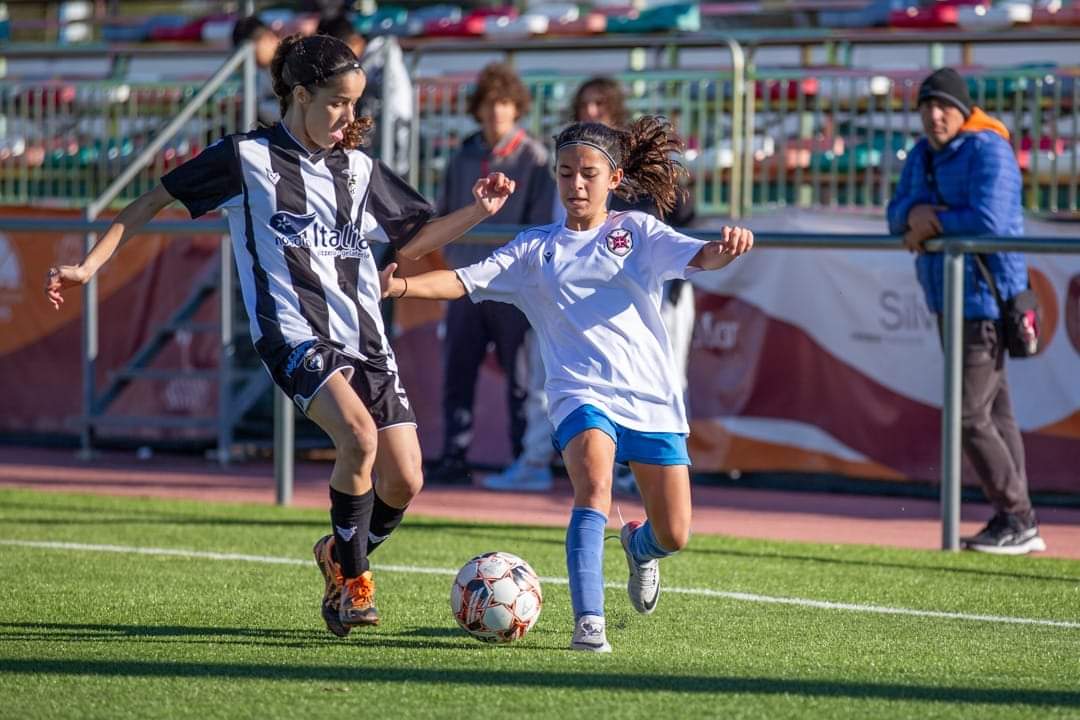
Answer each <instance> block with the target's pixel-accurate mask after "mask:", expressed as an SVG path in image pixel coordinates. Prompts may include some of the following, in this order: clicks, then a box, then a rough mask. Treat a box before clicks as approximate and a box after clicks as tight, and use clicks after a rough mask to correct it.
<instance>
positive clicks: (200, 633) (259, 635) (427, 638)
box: [0, 622, 550, 672]
mask: <svg viewBox="0 0 1080 720" xmlns="http://www.w3.org/2000/svg"><path fill="white" fill-rule="evenodd" d="M351 638H352V640H345V639H341V638H336V637H333V636H331V635H330V634H329V633H327V632H325V631H322V630H282V629H274V628H237V627H206V626H188V625H118V624H80V623H36V622H29V623H13V622H0V640H2V641H4V642H16V641H19V642H48V643H55V642H79V643H119V642H123V643H134V644H140V645H141V644H148V643H149V644H157V643H171V644H182V645H251V646H258V647H297V648H311V647H324V646H338V647H342V648H348V647H350V643H351V642H352V641H357V640H358V641H359V642H360V643H362V645H360V646H359V647H361V648H371V647H378V648H399V649H400V648H404V649H409V650H425V649H426V650H476V649H480V648H482V647H483V644H482V643H478V642H476V641H474V640H472V639H470V638H469V637H467V636H466V635H465V633H464V632H463V631H461V630H459V629H457V628H450V627H423V628H413V629H411V630H407V631H404V632H399V633H387V632H386V631H383V630H374V629H366V628H365V629H357V630H354V631H353V634H352V635H351ZM518 648H519V649H529V650H546V649H550V648H545V647H541V646H537V645H523V646H518ZM0 672H3V667H2V666H0Z"/></svg>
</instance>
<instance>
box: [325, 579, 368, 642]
mask: <svg viewBox="0 0 1080 720" xmlns="http://www.w3.org/2000/svg"><path fill="white" fill-rule="evenodd" d="M339 605H340V607H339V609H338V618H339V620H340V622H341V624H342V625H344V626H345V627H346V628H351V627H354V626H356V625H378V624H379V611H378V609H377V608H376V607H375V579H374V578H373V577H372V576H371V571H370V570H365V571H364V572H363V573H361V574H360V576H359V577H354V578H347V579H346V580H345V583H344V587H342V588H341V602H340V603H339ZM327 624H329V623H327Z"/></svg>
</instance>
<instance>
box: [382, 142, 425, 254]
mask: <svg viewBox="0 0 1080 720" xmlns="http://www.w3.org/2000/svg"><path fill="white" fill-rule="evenodd" d="M367 207H368V210H369V211H370V212H371V214H372V216H373V217H374V218H375V221H376V222H377V223H379V227H381V228H382V229H383V231H384V232H385V233H386V237H387V238H389V240H390V242H391V244H393V246H394V247H395V248H400V247H402V246H403V245H405V244H407V243H408V242H409V241H410V240H412V239H413V238H414V237H416V233H418V232H420V228H422V227H423V226H424V225H425V224H427V222H428V221H429V220H431V218H433V217H435V208H433V207H432V206H431V203H429V202H428V201H427V200H425V199H424V196H423V195H421V194H420V193H418V192H417V191H416V190H414V189H413V188H412V187H411V186H410V185H409V184H408V183H407V182H405V181H404V180H402V179H401V178H400V177H398V176H397V175H396V174H395V173H394V171H393V170H391V169H390V168H389V167H387V166H386V164H385V163H383V161H382V160H378V161H376V162H374V163H373V164H372V168H371V180H370V181H369V183H368V199H367Z"/></svg>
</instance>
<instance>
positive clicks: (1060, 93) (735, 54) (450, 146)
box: [0, 38, 1080, 216]
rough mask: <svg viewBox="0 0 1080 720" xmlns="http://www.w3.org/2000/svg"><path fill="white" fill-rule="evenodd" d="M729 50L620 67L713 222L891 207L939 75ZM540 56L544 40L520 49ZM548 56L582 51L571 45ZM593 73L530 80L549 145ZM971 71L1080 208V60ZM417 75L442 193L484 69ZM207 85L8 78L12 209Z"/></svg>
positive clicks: (4, 186)
mask: <svg viewBox="0 0 1080 720" xmlns="http://www.w3.org/2000/svg"><path fill="white" fill-rule="evenodd" d="M880 41H881V40H880V38H878V39H876V40H874V41H873V42H880ZM623 42H624V43H625V42H626V41H623ZM702 42H703V41H702ZM867 42H871V41H869V40H868V41H867ZM489 44H490V43H489ZM548 44H549V45H550V43H548ZM608 44H611V43H608ZM700 44H701V43H700V42H698V43H697V44H694V45H693V46H694V47H698V46H699V45H700ZM541 45H543V44H541ZM455 47H456V48H458V52H467V51H468V50H466V49H461V46H460V44H458V45H456V46H455ZM485 47H486V46H485ZM500 47H501V46H500ZM605 47H606V45H605ZM620 47H621V45H620ZM688 47H689V46H688ZM714 47H716V49H717V50H718V51H719V52H718V53H717V58H716V63H717V64H716V66H714V67H709V68H708V69H684V68H683V69H680V68H671V67H668V68H662V67H653V68H648V69H641V70H639V71H635V72H625V73H622V74H619V75H617V76H616V77H617V78H618V79H619V80H620V81H621V82H622V83H623V85H624V87H625V88H626V90H627V96H628V100H629V104H630V107H631V110H632V111H633V112H634V113H636V114H640V113H662V114H665V115H667V116H669V117H670V118H672V119H673V120H674V121H675V123H676V124H677V125H678V126H679V128H680V130H681V132H682V134H683V135H684V138H685V140H686V143H687V153H686V156H685V162H686V165H687V167H688V169H689V170H690V173H691V178H692V184H691V186H690V191H691V193H692V195H693V198H694V200H695V204H696V206H697V210H698V213H699V214H700V215H703V216H708V215H743V214H746V213H748V212H752V211H755V210H764V209H770V208H777V207H801V208H822V207H825V208H838V209H851V210H867V211H880V209H881V208H882V207H883V206H884V205H885V204H886V203H887V202H888V199H889V197H890V196H891V194H892V191H893V189H894V187H895V184H896V182H897V180H898V178H899V173H900V169H901V167H902V166H903V162H904V159H905V158H906V157H907V153H908V152H909V150H910V148H911V146H912V145H913V144H914V142H915V140H917V138H918V137H919V135H920V134H921V128H920V122H919V118H918V114H917V108H916V92H917V90H918V85H919V82H920V81H921V79H922V77H923V76H924V75H925V74H926V73H927V72H928V71H927V70H917V71H903V72H901V71H888V72H879V71H873V70H867V69H860V68H852V67H835V66H828V67H815V68H790V69H789V68H755V67H748V68H746V69H745V71H744V69H743V66H742V51H741V49H739V46H738V44H737V43H734V42H733V41H728V44H727V45H724V44H723V43H722V42H721V40H720V39H717V40H715V45H714ZM660 49H663V48H660ZM699 49H700V48H699ZM525 50H529V51H530V52H532V51H535V50H537V48H533V47H532V46H531V45H527V46H522V47H521V48H519V49H518V50H517V52H524V51H525ZM424 51H425V52H427V53H428V54H430V53H432V52H433V50H432V49H431V48H427V47H425V49H424ZM416 52H417V53H418V52H420V51H416ZM508 52H509V51H508ZM549 52H552V53H562V54H563V55H567V54H568V53H570V52H572V50H570V49H569V47H568V46H567V47H563V46H561V45H560V46H558V47H557V48H556V47H554V46H553V47H552V49H550V50H549ZM669 54H670V53H669ZM177 62H182V60H180V59H179V58H178V59H177ZM673 62H674V61H673ZM561 64H562V65H564V66H568V65H571V63H569V62H568V61H565V60H564V61H561ZM720 65H725V67H720ZM726 66H730V67H726ZM477 69H479V68H477ZM590 74H591V73H587V72H585V71H584V70H583V71H582V72H580V73H577V72H563V73H558V74H545V75H540V74H530V73H526V74H525V76H524V80H525V82H526V85H527V86H528V88H529V90H530V92H531V93H532V97H533V99H534V102H533V107H532V109H531V111H530V113H529V114H528V116H527V117H526V118H524V119H523V124H524V125H525V127H526V128H527V129H528V130H529V131H530V132H531V133H533V135H534V136H536V137H539V138H541V139H542V140H545V141H549V140H550V137H551V136H552V135H553V134H555V133H556V132H557V131H558V129H559V128H560V127H561V126H562V125H563V124H564V123H565V122H567V121H568V120H569V119H570V118H569V104H570V101H571V99H572V97H573V94H574V92H575V90H576V89H577V87H578V85H579V84H580V83H581V82H583V81H584V80H585V79H587V77H589V75H590ZM968 74H969V75H970V89H971V93H972V95H973V97H975V99H976V101H977V102H978V104H979V105H980V106H981V107H983V109H985V110H986V111H987V112H989V113H990V114H991V115H994V116H996V117H998V118H999V119H1001V120H1002V121H1003V122H1004V123H1005V124H1006V126H1007V127H1008V128H1009V130H1010V131H1011V132H1012V142H1013V146H1014V149H1015V150H1016V154H1017V158H1018V161H1019V162H1020V166H1021V168H1022V171H1023V176H1024V183H1025V193H1024V203H1025V206H1026V208H1027V209H1028V210H1030V211H1034V212H1040V213H1046V214H1051V215H1076V214H1078V213H1080V68H1060V67H1047V66H1032V67H1027V68H1020V69H1015V70H999V69H994V70H992V71H987V72H985V73H983V74H979V73H977V72H975V73H968ZM414 80H415V91H416V94H417V95H416V107H417V113H416V116H415V118H414V132H413V133H412V138H413V146H412V148H411V158H412V162H411V169H410V180H411V181H412V182H413V183H414V184H415V185H416V186H417V187H418V188H419V189H420V190H421V192H423V193H424V194H425V195H426V196H428V197H429V198H432V199H434V198H436V197H437V196H438V194H439V191H440V187H441V183H442V177H443V173H444V170H445V167H446V163H447V161H448V159H449V157H450V155H451V154H452V153H453V152H454V150H455V149H456V148H457V147H458V145H459V144H460V142H461V140H462V139H463V138H464V137H465V136H466V135H468V134H469V133H470V132H473V131H474V130H476V129H477V125H476V123H475V122H474V121H473V119H472V118H471V117H469V116H468V114H467V113H466V111H465V108H466V105H467V98H468V94H469V93H470V92H471V90H472V82H473V80H474V76H473V75H472V74H469V75H467V76H458V77H448V76H441V77H434V78H428V77H420V78H415V79H414ZM200 85H201V83H198V82H195V81H193V82H190V83H172V84H160V83H159V84H150V83H132V82H122V81H74V82H57V81H49V82H44V83H43V82H20V81H18V80H14V79H6V80H0V203H5V204H11V205H47V204H51V205H65V206H75V207H82V206H84V205H85V204H86V203H87V201H89V200H90V199H92V198H95V197H97V196H98V195H100V194H101V191H102V190H103V189H104V188H105V187H106V186H107V185H108V183H109V181H110V180H111V179H112V178H114V177H116V176H117V175H118V174H119V173H120V172H121V171H122V170H123V169H124V167H126V165H127V164H128V162H129V161H130V159H131V158H132V157H134V156H135V155H136V154H137V153H138V152H139V150H140V149H141V148H143V147H145V146H146V145H147V144H149V142H151V141H152V139H153V135H154V132H155V129H156V128H158V127H161V126H163V125H164V124H165V123H166V122H167V121H168V120H169V119H170V118H171V117H175V115H176V114H177V112H179V110H180V108H181V107H183V106H184V104H185V103H186V102H187V101H188V100H189V99H190V98H191V97H192V96H193V95H194V94H195V92H196V91H197V90H198V88H199V87H200ZM240 106H241V103H240V101H239V84H238V83H236V82H229V83H226V84H225V85H224V86H223V87H221V88H220V89H219V90H218V91H217V92H216V93H215V94H214V95H213V96H212V97H211V99H210V100H209V101H208V102H207V103H205V104H204V105H203V107H201V108H200V109H199V112H198V113H197V114H196V116H195V117H194V118H193V120H192V121H191V122H190V123H188V125H187V126H186V127H185V128H184V129H183V130H182V131H181V132H180V133H179V134H178V135H177V137H176V138H174V139H173V140H171V141H170V142H169V143H168V144H167V145H166V146H165V147H164V148H163V149H162V151H161V152H160V153H159V155H158V157H156V158H155V160H154V162H153V163H152V164H151V165H150V166H148V167H146V168H145V169H144V170H143V171H142V172H141V173H140V174H139V175H138V176H137V177H136V179H135V181H134V182H132V183H131V185H129V186H128V187H127V189H126V190H125V192H124V195H123V196H122V197H121V198H119V200H118V202H123V201H125V200H127V199H130V198H133V197H135V196H136V195H138V194H139V193H140V192H142V191H143V190H145V189H146V188H148V187H149V186H150V185H151V184H152V183H153V182H154V181H155V179H156V178H158V177H159V176H160V175H161V174H162V173H164V172H166V171H168V170H169V169H171V168H172V167H175V166H176V165H178V164H179V163H181V162H183V161H184V160H186V159H188V158H190V157H193V156H194V155H195V154H197V153H198V152H199V151H200V150H201V149H202V148H204V147H205V146H206V145H207V144H209V143H211V142H213V141H214V140H216V139H217V138H218V137H220V136H221V135H223V134H225V133H229V132H236V131H237V130H239V129H241V123H240V117H241V107H240Z"/></svg>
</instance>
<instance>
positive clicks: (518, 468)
mask: <svg viewBox="0 0 1080 720" xmlns="http://www.w3.org/2000/svg"><path fill="white" fill-rule="evenodd" d="M480 484H481V485H482V486H483V487H484V488H486V489H487V490H500V491H504V492H546V491H548V490H550V489H551V488H552V486H553V485H554V484H555V481H554V479H553V478H552V477H551V468H549V467H548V466H547V465H530V464H529V463H527V462H525V461H524V460H515V461H514V463H513V464H512V465H510V467H508V468H506V469H505V470H503V471H502V472H501V473H497V474H495V475H488V476H487V477H486V478H484V479H483V480H482V481H481V482H480Z"/></svg>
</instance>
